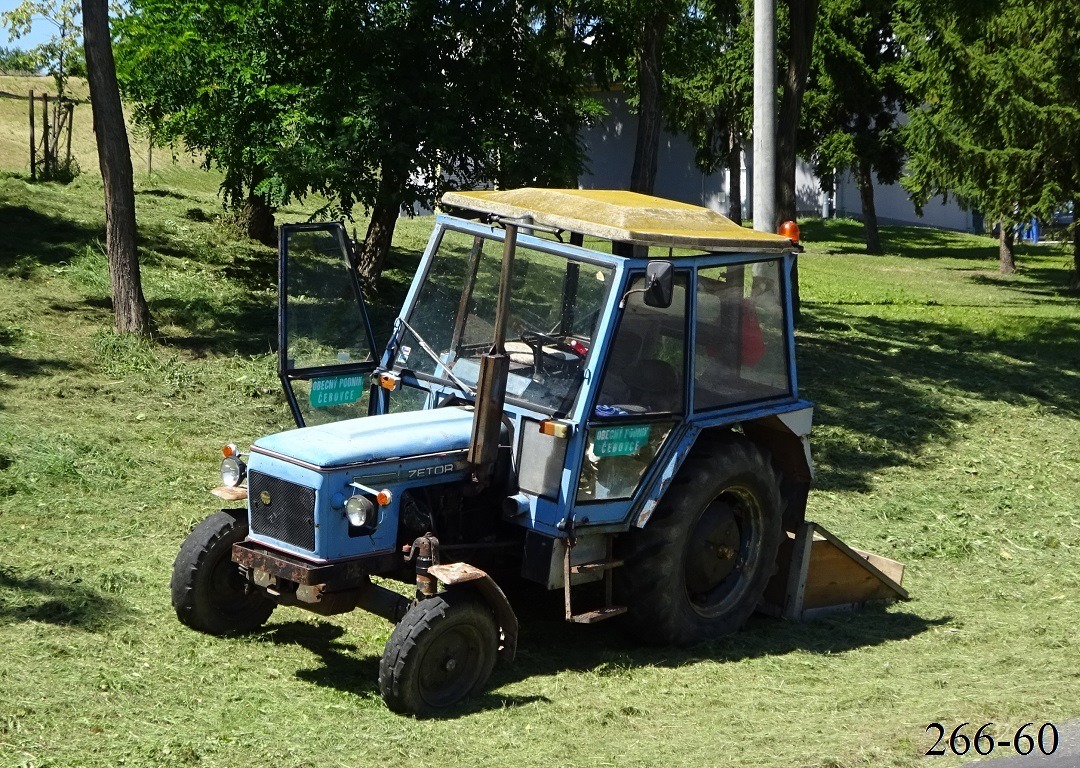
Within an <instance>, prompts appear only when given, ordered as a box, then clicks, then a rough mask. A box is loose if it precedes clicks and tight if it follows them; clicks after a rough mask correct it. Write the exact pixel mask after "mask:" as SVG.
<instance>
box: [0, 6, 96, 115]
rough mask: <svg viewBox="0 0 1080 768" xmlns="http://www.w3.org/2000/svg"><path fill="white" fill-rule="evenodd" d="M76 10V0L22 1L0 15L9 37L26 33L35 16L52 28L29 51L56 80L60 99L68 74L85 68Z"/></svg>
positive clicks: (65, 91) (16, 36)
mask: <svg viewBox="0 0 1080 768" xmlns="http://www.w3.org/2000/svg"><path fill="white" fill-rule="evenodd" d="M79 12H80V8H79V2H78V0H24V2H22V3H20V4H19V5H17V6H16V7H15V8H13V9H12V10H10V11H7V12H6V13H3V14H0V22H2V23H3V25H4V26H5V27H7V28H8V38H9V39H11V40H17V39H19V38H21V37H23V36H24V35H27V34H29V33H30V29H31V27H32V26H33V23H34V21H35V20H36V19H42V20H44V21H46V22H48V23H49V24H51V25H52V26H54V27H56V34H55V35H53V36H52V37H51V38H49V40H47V41H46V42H44V43H41V44H40V45H38V46H35V47H34V48H33V49H31V51H29V53H30V55H32V56H34V57H35V58H36V60H37V61H38V68H39V67H45V68H46V69H47V70H48V73H49V75H51V76H52V78H53V81H54V82H55V83H56V94H57V96H59V97H61V98H63V96H64V94H65V93H67V81H68V77H69V76H70V75H71V74H80V73H82V72H83V71H84V68H85V65H84V63H83V62H82V61H81V60H80V52H79V48H80V45H79V33H80V31H81V30H80V28H79ZM36 69H37V68H35V71H36Z"/></svg>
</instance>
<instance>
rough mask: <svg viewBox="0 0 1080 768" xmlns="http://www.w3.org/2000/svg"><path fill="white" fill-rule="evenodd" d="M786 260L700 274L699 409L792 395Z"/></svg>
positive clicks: (696, 359) (696, 373)
mask: <svg viewBox="0 0 1080 768" xmlns="http://www.w3.org/2000/svg"><path fill="white" fill-rule="evenodd" d="M780 275H781V273H780V262H779V261H764V262H757V263H754V264H738V265H733V266H724V267H713V268H711V269H703V270H701V271H699V272H698V295H697V321H696V326H697V327H696V335H695V349H694V366H695V368H694V410H695V411H701V410H706V409H709V408H718V407H721V406H726V405H732V404H735V403H741V402H746V401H750V400H761V399H765V398H769V397H777V396H781V395H786V394H789V393H790V391H791V390H790V383H789V381H788V354H787V349H788V348H787V343H786V339H785V335H784V329H785V321H784V308H783V307H784V305H783V292H782V285H781V282H780Z"/></svg>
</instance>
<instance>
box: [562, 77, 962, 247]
mask: <svg viewBox="0 0 1080 768" xmlns="http://www.w3.org/2000/svg"><path fill="white" fill-rule="evenodd" d="M600 100H601V101H602V102H603V104H604V106H605V107H606V108H607V110H608V113H609V114H608V117H607V118H605V119H604V120H603V121H602V122H600V123H598V124H597V125H594V126H591V127H589V128H586V129H585V130H584V132H583V133H582V141H583V142H584V144H585V147H586V155H587V157H588V161H587V167H586V170H585V172H584V173H582V175H581V176H580V177H579V178H578V186H579V187H582V188H583V189H605V188H606V189H626V188H628V187H629V186H630V170H631V168H632V167H633V164H634V142H635V138H636V135H637V116H636V115H635V114H634V113H633V112H632V111H631V110H630V108H629V107H627V105H626V100H625V97H624V96H623V94H622V92H620V91H609V92H606V93H605V94H603V95H601V96H600ZM751 146H752V145H750V144H748V145H747V146H746V148H745V149H744V152H743V168H742V179H741V189H742V210H743V216H744V217H745V218H751V214H752V210H751V208H752V205H751V201H752V200H753V199H754V190H753V178H754V171H753V168H754V160H753V152H752V151H751ZM727 176H728V174H727V171H726V170H722V171H720V172H718V173H713V174H705V173H702V172H701V171H700V170H699V169H698V168H697V166H696V165H695V164H694V148H693V147H692V146H691V144H690V142H689V141H688V140H687V139H686V137H684V136H679V135H674V134H669V133H666V132H665V133H664V134H663V135H662V137H661V141H660V150H659V153H658V157H657V171H656V186H655V188H654V190H653V191H654V193H655V194H656V195H658V196H660V197H667V198H670V199H673V200H681V201H683V202H686V203H694V204H696V205H703V206H705V207H706V208H711V209H713V210H715V211H719V212H721V213H726V212H727V208H728V179H727ZM795 196H796V207H797V209H798V211H799V214H800V215H804V216H820V215H822V212H823V210H830V211H831V213H832V215H836V216H843V217H850V218H855V219H858V218H861V216H862V201H861V199H860V197H859V189H858V187H856V186H855V182H854V180H853V179H852V178H851V175H850V174H848V173H844V174H841V176H840V178H839V179H838V180H837V184H836V190H835V192H834V194H833V199H832V200H831V201H828V206H827V207H826V201H825V199H824V198H825V195H824V193H822V191H821V186H820V184H819V183H818V179H817V177H815V176H814V174H813V172H812V171H811V169H810V166H809V165H808V164H807V163H805V162H804V161H803V160H801V159H800V160H799V162H798V166H797V167H796V171H795ZM874 206H875V208H876V209H877V215H878V221H879V222H880V223H882V224H914V225H921V226H929V227H939V228H941V229H955V230H962V231H974V224H975V223H978V222H976V221H975V220H974V219H973V216H972V212H971V211H965V210H962V209H961V208H960V206H959V205H957V203H956V201H955V200H953V199H949V200H948V201H947V202H945V203H942V202H941V200H940V199H937V200H931V201H930V202H929V203H927V204H926V206H924V208H923V215H922V216H921V217H920V216H919V215H918V214H916V212H915V206H914V205H913V204H912V202H911V201H910V200H909V199H908V196H907V192H906V191H905V190H904V188H903V187H901V186H900V185H899V184H876V186H875V189H874ZM976 218H977V217H976Z"/></svg>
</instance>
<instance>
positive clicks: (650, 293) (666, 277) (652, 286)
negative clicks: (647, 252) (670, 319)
mask: <svg viewBox="0 0 1080 768" xmlns="http://www.w3.org/2000/svg"><path fill="white" fill-rule="evenodd" d="M674 291H675V267H674V266H672V264H671V262H670V261H650V262H649V265H648V266H647V267H645V296H644V297H643V298H644V299H645V304H646V305H647V306H650V307H657V308H659V309H667V308H668V307H670V306H671V297H672V294H673V293H674Z"/></svg>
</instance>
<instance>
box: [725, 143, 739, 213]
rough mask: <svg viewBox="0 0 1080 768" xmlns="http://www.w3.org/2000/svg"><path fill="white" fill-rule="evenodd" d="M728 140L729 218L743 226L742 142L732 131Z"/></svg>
mask: <svg viewBox="0 0 1080 768" xmlns="http://www.w3.org/2000/svg"><path fill="white" fill-rule="evenodd" d="M729 136H730V138H729V139H728V156H727V171H728V218H729V219H731V220H732V221H734V222H735V223H736V224H742V142H741V141H740V140H739V139H740V137H739V135H738V134H737V133H735V132H734V131H732V132H731V133H730V134H729Z"/></svg>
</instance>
